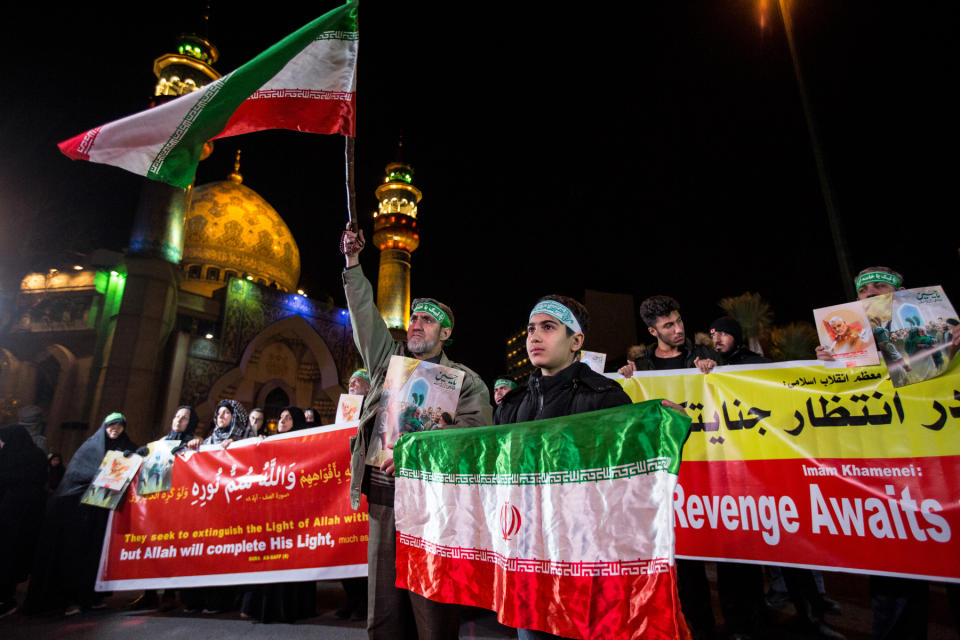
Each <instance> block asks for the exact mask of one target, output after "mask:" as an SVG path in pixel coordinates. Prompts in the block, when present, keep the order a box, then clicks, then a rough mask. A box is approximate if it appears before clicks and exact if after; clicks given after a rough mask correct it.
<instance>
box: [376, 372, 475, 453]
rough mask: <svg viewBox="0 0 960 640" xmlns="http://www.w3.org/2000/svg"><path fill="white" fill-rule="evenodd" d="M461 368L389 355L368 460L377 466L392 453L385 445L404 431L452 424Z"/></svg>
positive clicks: (460, 379)
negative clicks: (374, 434)
mask: <svg viewBox="0 0 960 640" xmlns="http://www.w3.org/2000/svg"><path fill="white" fill-rule="evenodd" d="M463 377H464V373H463V371H460V370H459V369H453V368H451V367H444V366H442V365H439V364H434V363H432V362H426V361H424V360H417V359H415V358H406V357H404V356H391V357H390V365H389V366H388V367H387V377H386V380H385V381H384V383H383V393H382V394H381V396H380V408H379V409H378V410H377V418H376V436H377V437H374V438H373V442H371V443H370V448H369V449H368V451H367V464H371V465H375V466H380V465H381V464H383V462H384V461H385V460H388V459H390V458H391V457H392V456H393V451H392V450H391V449H390V448H389V447H388V445H392V444H393V443H394V442H396V441H397V439H398V438H399V437H400V436H401V435H403V434H404V433H415V432H417V431H430V430H431V429H436V428H438V427H442V426H444V425H445V424H451V423H452V422H453V420H454V419H455V418H456V415H457V401H458V400H459V399H460V387H462V386H463Z"/></svg>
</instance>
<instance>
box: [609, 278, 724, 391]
mask: <svg viewBox="0 0 960 640" xmlns="http://www.w3.org/2000/svg"><path fill="white" fill-rule="evenodd" d="M640 317H641V318H642V319H643V323H644V324H645V325H647V331H649V332H650V335H652V336H653V337H655V338H656V339H657V344H656V346H655V347H653V348H649V347H648V348H647V349H646V351H645V352H644V355H643V356H642V357H640V358H637V359H636V360H633V361H629V360H628V361H627V364H626V365H625V366H623V367H621V368H620V374H621V375H622V376H623V377H625V378H629V377H630V376H632V375H633V372H634V371H651V370H667V369H692V368H694V367H696V368H697V369H700V371H702V372H703V373H710V371H711V370H712V369H713V368H714V367H715V366H716V365H717V362H716V358H717V355H716V354H715V353H714V352H713V350H712V349H710V348H709V347H704V346H702V345H699V344H694V343H693V342H691V341H690V340H688V339H687V336H686V333H685V331H684V328H683V318H681V317H680V305H679V304H677V301H676V300H674V299H673V298H671V297H670V296H651V297H649V298H647V299H646V300H644V301H643V302H641V303H640Z"/></svg>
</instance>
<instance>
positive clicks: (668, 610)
mask: <svg viewBox="0 0 960 640" xmlns="http://www.w3.org/2000/svg"><path fill="white" fill-rule="evenodd" d="M464 551H467V552H469V551H471V550H464ZM483 553H485V552H482V551H476V552H475V553H465V554H450V555H456V557H450V556H448V555H447V554H445V555H438V554H434V553H430V552H428V551H425V550H424V549H422V548H420V547H418V546H415V545H409V544H405V543H404V542H401V540H400V535H399V534H398V536H397V586H398V587H401V588H404V589H409V590H410V591H413V592H414V593H418V594H420V595H422V596H424V597H426V598H429V599H431V600H436V601H440V602H448V603H457V604H465V605H469V606H474V607H482V608H484V609H490V610H492V611H495V612H496V613H497V619H498V620H499V621H500V622H501V623H503V624H506V625H509V626H511V627H517V628H523V629H538V630H541V631H547V632H549V633H554V634H558V635H561V636H564V637H568V638H583V639H592V638H597V639H601V638H602V639H603V640H619V639H628V638H629V639H633V638H670V639H671V640H672V639H674V638H689V637H690V632H689V631H688V630H687V626H686V623H685V621H684V619H683V615H682V614H681V613H680V600H679V598H678V596H677V587H676V584H677V582H676V567H675V566H670V565H667V567H668V568H667V570H666V571H665V572H659V573H656V572H654V573H642V572H640V571H639V570H638V571H636V572H635V573H633V574H629V575H576V576H574V575H556V574H551V573H540V572H537V571H536V570H534V571H529V570H528V569H530V568H531V567H529V566H526V565H527V563H526V562H523V563H520V566H519V567H518V568H519V569H520V570H517V571H510V570H508V569H507V568H505V567H503V566H501V565H500V564H498V563H496V562H490V561H487V560H481V559H477V557H476V556H477V555H479V554H483ZM468 555H469V556H473V557H472V558H468V557H465V556H468ZM490 555H491V556H492V554H490ZM532 562H534V564H550V563H536V562H535V561H532ZM650 565H651V566H654V565H658V566H662V563H657V562H656V561H651V562H650Z"/></svg>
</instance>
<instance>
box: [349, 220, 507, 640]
mask: <svg viewBox="0 0 960 640" xmlns="http://www.w3.org/2000/svg"><path fill="white" fill-rule="evenodd" d="M362 249H363V234H362V232H359V233H355V232H353V231H350V230H347V231H344V232H343V235H342V236H341V239H340V251H341V252H342V253H343V255H344V257H345V258H346V268H345V269H344V270H343V289H344V292H345V293H346V294H347V306H348V308H349V309H350V322H351V324H352V326H353V340H354V342H355V343H356V345H357V349H359V351H360V356H361V357H362V358H363V363H364V365H365V367H366V369H367V371H368V372H369V373H368V375H369V377H370V382H371V384H370V391H369V393H367V395H366V397H365V398H364V402H363V409H362V410H361V413H360V424H359V426H358V428H357V435H356V436H355V437H354V438H352V439H351V464H350V472H351V477H350V501H351V504H352V505H353V508H354V509H357V508H359V506H360V494H361V492H362V493H365V494H366V496H367V502H368V504H369V515H370V537H369V541H368V544H367V569H368V576H369V596H370V597H369V602H370V605H371V606H370V609H369V612H368V616H367V633H368V635H369V637H370V638H385V639H390V640H392V639H394V638H403V637H408V636H407V630H408V629H412V628H414V627H415V628H416V629H417V633H418V635H419V636H420V637H431V638H456V637H457V636H458V634H459V629H460V619H459V618H460V616H459V609H458V608H457V607H456V606H454V605H449V604H443V603H439V602H433V601H431V600H427V599H426V598H424V597H422V596H419V595H417V594H415V593H410V592H409V591H407V590H406V589H398V588H397V587H395V586H394V585H395V584H396V581H397V571H396V537H397V534H396V522H395V520H394V513H393V493H394V486H395V485H394V479H393V460H392V459H391V460H388V461H387V462H385V463H384V464H383V465H382V466H381V467H380V468H375V467H372V466H368V465H366V464H365V460H366V457H367V448H368V446H369V443H370V442H371V441H372V440H373V438H375V437H377V434H376V433H375V426H374V423H375V418H376V416H377V413H378V411H379V410H380V409H381V406H380V405H381V399H382V393H383V383H384V379H385V378H386V375H387V367H388V366H389V364H390V357H391V356H394V355H399V356H406V357H408V358H416V359H418V360H427V361H429V362H434V363H437V364H440V365H443V366H445V367H453V368H455V369H460V370H461V371H463V372H464V378H463V384H462V386H461V388H460V397H459V399H458V402H457V410H456V414H455V415H454V416H452V418H453V422H452V424H450V425H449V426H450V427H474V426H481V425H489V424H490V423H491V420H492V416H491V408H490V392H489V391H488V390H487V385H486V384H484V383H483V381H482V380H481V379H480V377H479V376H478V375H477V374H476V373H474V372H473V371H471V370H470V369H468V368H467V367H465V366H463V365H461V364H458V363H456V362H452V361H451V360H449V359H448V358H447V356H446V354H445V353H444V352H443V347H444V345H445V344H449V342H450V336H451V334H452V333H453V326H454V321H453V312H452V311H451V310H450V307H448V306H446V305H445V304H443V303H441V302H438V301H437V300H434V299H433V298H419V299H417V300H414V301H413V304H412V305H411V309H410V312H411V313H410V323H409V326H408V327H407V340H406V342H405V343H404V342H400V341H397V340H394V339H393V337H392V336H391V335H390V331H389V329H387V325H386V323H385V322H384V321H383V317H382V316H381V315H380V312H379V311H378V310H377V307H376V305H375V304H374V299H373V287H372V286H371V285H370V281H369V280H367V279H366V277H364V275H363V271H362V269H360V259H359V254H360V251H361V250H362ZM385 406H386V405H385V403H384V408H385Z"/></svg>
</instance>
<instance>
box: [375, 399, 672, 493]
mask: <svg viewBox="0 0 960 640" xmlns="http://www.w3.org/2000/svg"><path fill="white" fill-rule="evenodd" d="M689 429H690V418H688V417H686V416H683V415H680V414H679V413H677V412H675V411H672V410H670V409H666V408H665V407H663V406H662V405H661V404H660V401H659V400H650V401H647V402H642V403H638V404H631V405H625V406H622V407H615V408H613V409H606V410H603V411H594V412H590V413H581V414H577V415H573V416H567V417H563V418H552V419H549V420H538V421H536V422H527V423H523V424H511V425H499V426H492V427H473V428H469V429H449V430H439V431H427V432H423V433H415V434H410V435H406V436H404V437H402V438H401V439H400V440H399V441H398V442H397V445H396V448H395V449H394V460H395V462H396V469H397V471H396V475H397V476H398V477H407V478H421V479H428V480H431V481H435V482H443V483H456V484H474V483H476V484H528V483H529V484H534V483H536V484H553V483H567V482H585V481H594V480H599V479H604V478H613V477H624V476H629V475H636V474H642V473H652V472H654V471H661V470H662V471H668V472H670V473H673V474H676V473H677V470H678V469H679V467H680V451H681V449H682V448H683V443H684V440H685V439H686V437H687V433H688V431H689Z"/></svg>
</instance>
